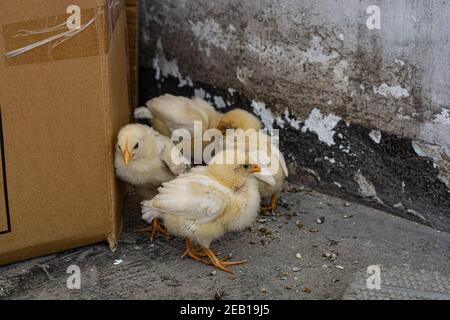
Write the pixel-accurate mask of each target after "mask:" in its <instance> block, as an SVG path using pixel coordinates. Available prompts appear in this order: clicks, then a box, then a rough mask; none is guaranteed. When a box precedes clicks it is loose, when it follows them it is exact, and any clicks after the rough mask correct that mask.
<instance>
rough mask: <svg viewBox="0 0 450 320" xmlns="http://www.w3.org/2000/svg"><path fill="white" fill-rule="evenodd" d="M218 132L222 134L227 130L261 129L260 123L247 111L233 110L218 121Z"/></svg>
mask: <svg viewBox="0 0 450 320" xmlns="http://www.w3.org/2000/svg"><path fill="white" fill-rule="evenodd" d="M216 129H218V130H220V131H221V132H222V133H223V134H225V133H226V130H227V129H242V130H244V131H245V130H248V129H254V130H257V131H258V130H259V129H262V123H261V121H260V120H259V119H258V118H257V117H255V116H254V115H253V114H251V113H250V112H248V111H245V110H243V109H233V110H230V111H228V112H226V113H225V114H224V115H223V116H222V118H221V119H220V121H219V124H218V125H217V128H216Z"/></svg>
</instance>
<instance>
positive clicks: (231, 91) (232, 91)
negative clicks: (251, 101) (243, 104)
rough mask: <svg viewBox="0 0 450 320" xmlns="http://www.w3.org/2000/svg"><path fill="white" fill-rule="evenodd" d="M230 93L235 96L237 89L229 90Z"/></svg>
mask: <svg viewBox="0 0 450 320" xmlns="http://www.w3.org/2000/svg"><path fill="white" fill-rule="evenodd" d="M228 92H229V93H230V94H231V95H232V96H233V95H234V93H235V92H236V89H233V88H228Z"/></svg>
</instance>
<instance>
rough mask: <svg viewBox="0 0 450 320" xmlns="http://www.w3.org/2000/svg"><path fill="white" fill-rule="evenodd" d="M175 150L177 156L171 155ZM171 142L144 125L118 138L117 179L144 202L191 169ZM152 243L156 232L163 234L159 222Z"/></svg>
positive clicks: (127, 129) (122, 132)
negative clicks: (163, 184)
mask: <svg viewBox="0 0 450 320" xmlns="http://www.w3.org/2000/svg"><path fill="white" fill-rule="evenodd" d="M172 150H174V152H172ZM176 151H177V149H176V147H175V146H174V144H173V143H172V141H171V140H170V139H169V138H167V137H165V136H162V135H160V134H159V133H157V132H156V131H155V130H153V129H152V128H150V127H148V126H146V125H142V124H128V125H126V126H124V127H123V128H121V129H120V131H119V133H118V135H117V144H116V150H115V159H114V165H115V171H116V176H117V177H118V178H119V179H121V180H123V181H125V182H127V183H128V184H130V185H131V186H132V187H133V188H134V190H135V191H136V194H137V195H138V196H139V197H140V198H141V199H151V198H152V197H153V196H154V195H155V194H156V193H157V189H158V187H159V186H160V185H161V184H162V183H163V182H166V181H170V180H172V179H174V178H175V177H176V176H178V175H179V174H181V173H183V172H185V171H186V170H187V168H188V166H187V165H186V164H185V163H184V162H183V158H182V157H181V154H179V153H177V152H176ZM150 229H151V235H152V239H153V238H154V237H155V234H156V232H158V231H160V232H163V233H164V231H163V229H162V228H161V227H160V226H159V225H158V221H157V220H155V221H154V222H153V225H152V228H147V229H141V230H138V231H149V230H150Z"/></svg>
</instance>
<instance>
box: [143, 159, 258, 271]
mask: <svg viewBox="0 0 450 320" xmlns="http://www.w3.org/2000/svg"><path fill="white" fill-rule="evenodd" d="M219 156H221V154H218V155H217V156H216V157H219ZM232 163H233V162H232ZM260 170H261V167H260V166H259V165H256V164H254V165H251V164H221V163H211V164H210V165H208V166H205V167H200V168H196V169H194V170H192V171H191V172H190V173H187V174H183V175H181V176H179V177H178V178H176V179H174V180H172V181H169V182H166V183H163V185H162V187H161V188H159V190H158V191H159V193H158V194H157V195H156V196H155V197H154V198H153V199H152V200H150V201H144V202H142V212H143V216H142V218H143V219H145V220H147V221H152V220H153V219H154V218H158V217H160V218H161V219H162V221H163V223H164V226H165V227H166V228H167V230H168V231H169V232H170V233H171V234H173V235H176V236H179V237H182V238H185V239H186V251H185V253H184V255H187V256H189V257H191V258H192V259H195V260H197V261H200V262H203V263H206V264H212V265H213V266H215V267H216V268H218V269H220V270H223V271H226V272H230V273H234V272H233V271H232V270H230V269H228V268H227V266H230V265H237V264H242V263H245V261H225V259H219V258H218V257H217V256H216V254H215V253H214V252H213V251H212V250H211V249H210V248H209V247H210V244H211V242H212V241H213V240H215V239H217V238H219V237H220V236H222V235H223V234H225V233H226V232H229V231H238V230H242V229H244V228H246V227H248V226H249V225H251V224H252V223H253V222H254V220H255V219H256V217H257V213H258V209H259V202H260V196H259V192H258V185H257V182H256V180H255V178H254V176H253V174H254V173H256V172H259V171H260ZM192 242H193V243H194V244H195V245H199V246H200V247H199V248H198V249H195V248H194V245H193V243H192ZM205 257H206V258H208V259H209V260H205V259H203V258H205Z"/></svg>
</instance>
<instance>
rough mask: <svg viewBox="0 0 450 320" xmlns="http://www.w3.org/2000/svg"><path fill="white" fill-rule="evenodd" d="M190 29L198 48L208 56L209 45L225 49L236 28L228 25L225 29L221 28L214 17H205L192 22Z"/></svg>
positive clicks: (190, 22) (209, 52) (209, 51)
mask: <svg viewBox="0 0 450 320" xmlns="http://www.w3.org/2000/svg"><path fill="white" fill-rule="evenodd" d="M189 24H190V25H191V31H192V33H193V35H194V37H195V38H196V40H197V41H198V44H199V50H200V51H204V52H205V53H206V56H208V57H209V56H210V54H211V50H210V48H211V47H215V48H219V49H222V50H227V49H228V47H229V46H230V43H231V41H232V38H233V33H234V32H236V28H235V27H234V26H233V25H229V26H228V28H227V29H226V30H224V29H223V28H222V26H221V25H220V24H218V23H217V22H216V21H214V19H209V18H208V19H205V20H202V21H197V22H192V21H189Z"/></svg>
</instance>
